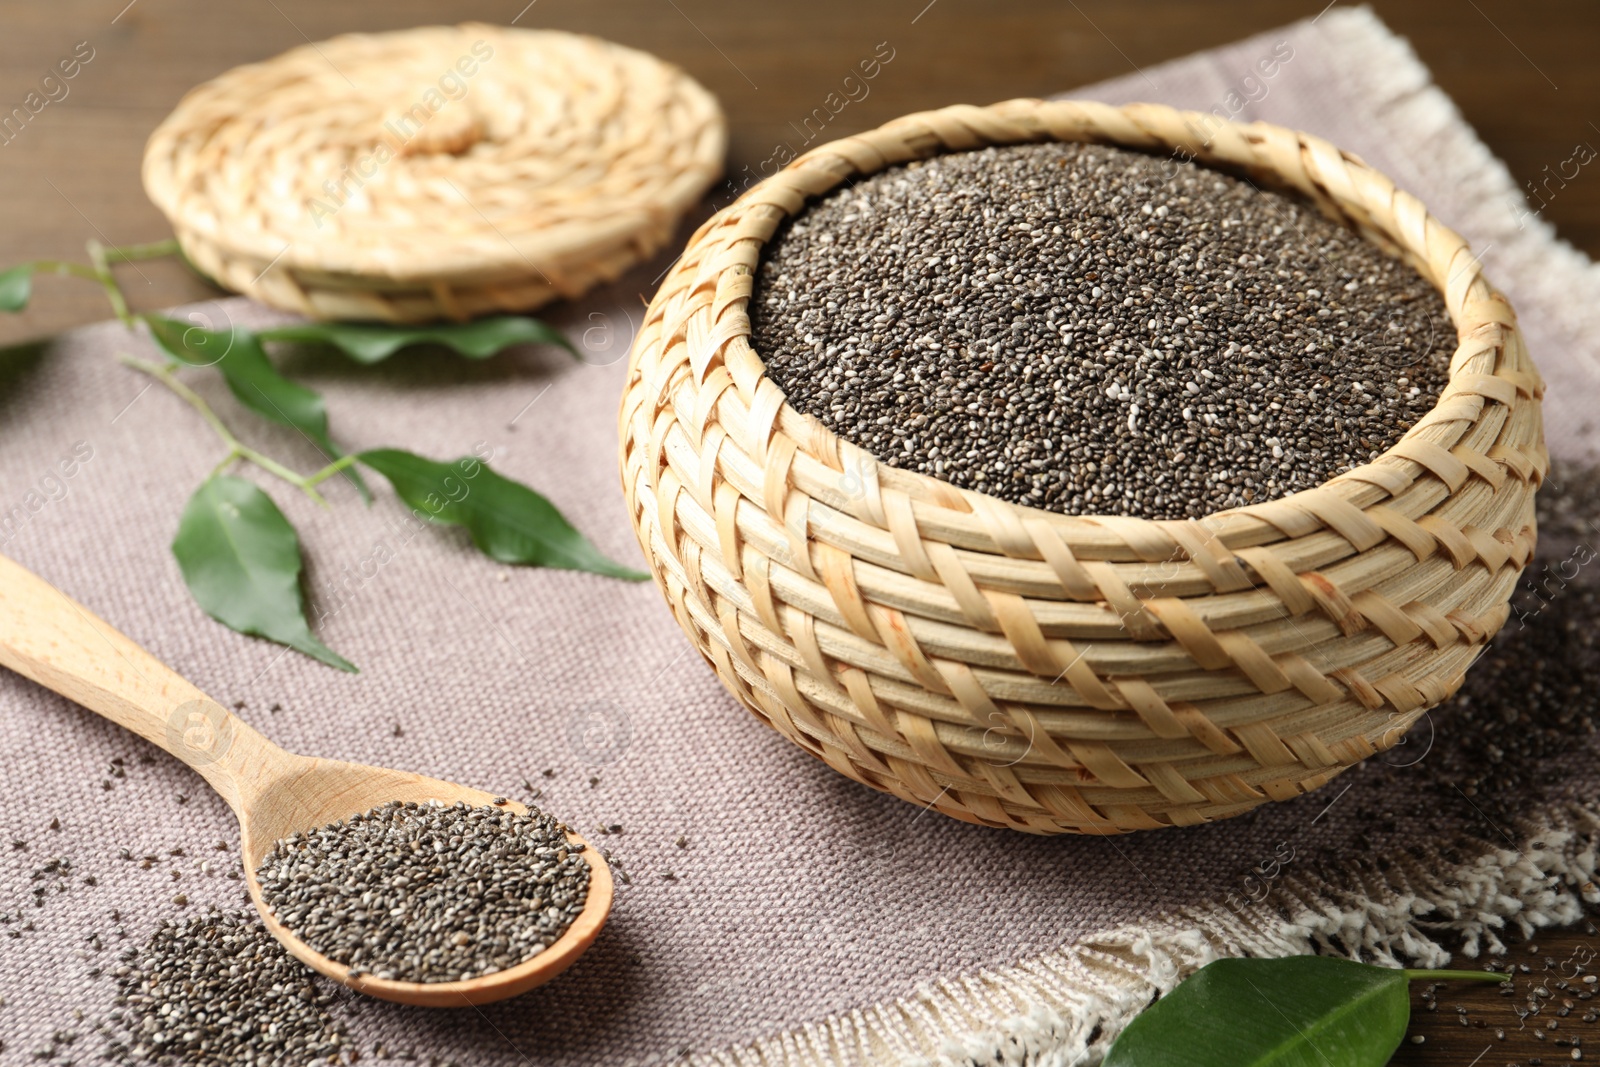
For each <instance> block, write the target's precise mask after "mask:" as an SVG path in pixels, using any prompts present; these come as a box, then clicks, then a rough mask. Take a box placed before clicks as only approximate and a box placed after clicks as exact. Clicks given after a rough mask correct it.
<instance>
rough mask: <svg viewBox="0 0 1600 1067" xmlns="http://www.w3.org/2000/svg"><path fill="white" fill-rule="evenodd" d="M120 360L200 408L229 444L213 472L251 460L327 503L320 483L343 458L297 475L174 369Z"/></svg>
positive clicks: (134, 359) (126, 357)
mask: <svg viewBox="0 0 1600 1067" xmlns="http://www.w3.org/2000/svg"><path fill="white" fill-rule="evenodd" d="M117 359H118V360H120V361H121V362H122V363H123V364H124V365H126V366H129V367H132V368H133V369H134V370H136V371H141V372H143V373H145V374H148V375H150V377H152V378H154V379H156V380H157V381H158V382H160V383H161V384H162V385H164V386H166V387H167V388H168V389H170V390H172V392H173V393H175V394H177V396H178V397H179V398H180V399H181V400H183V401H184V402H185V403H186V404H188V405H189V406H190V407H192V408H194V409H195V410H196V411H198V412H199V413H200V417H201V418H203V419H205V420H206V423H207V425H209V426H210V427H211V429H212V430H213V431H214V432H215V433H216V435H217V436H218V437H219V438H221V439H222V443H223V444H225V445H227V446H228V455H227V457H226V458H225V459H223V461H222V462H221V463H219V464H218V465H217V466H216V468H215V469H214V470H212V472H211V473H212V474H217V473H218V472H220V471H221V470H223V468H225V467H227V465H228V464H230V463H232V462H233V461H234V460H236V459H243V460H247V461H249V462H251V463H254V464H255V465H256V466H258V467H260V468H261V469H262V470H264V471H266V472H267V473H269V474H273V475H276V476H277V477H279V478H282V479H283V480H284V481H286V482H288V483H289V484H290V485H292V486H294V487H295V488H297V489H299V490H301V491H302V492H304V493H305V494H306V496H308V497H310V498H311V499H312V500H314V501H315V502H316V503H318V504H321V505H322V506H323V507H327V506H328V502H327V500H325V499H324V498H323V496H322V494H321V493H319V492H317V483H318V482H320V481H322V480H323V479H325V478H327V477H329V476H330V475H332V474H336V473H338V471H340V470H343V469H344V467H345V466H348V465H349V464H348V463H345V462H344V461H342V460H341V461H338V462H335V463H331V464H329V465H328V467H325V468H323V469H322V470H320V471H318V472H317V473H316V474H314V475H312V477H310V478H306V477H304V476H302V475H299V474H296V473H295V472H294V471H292V470H290V469H289V468H288V467H285V466H284V465H283V464H281V463H279V462H278V461H277V460H275V459H273V458H272V457H271V456H267V455H263V454H262V453H260V452H257V451H256V450H255V449H253V448H251V447H250V446H249V445H247V444H245V443H244V442H242V441H240V440H239V439H238V438H237V437H235V436H234V435H233V431H232V430H230V429H228V427H227V424H225V423H224V422H223V421H222V420H221V419H220V418H218V417H217V413H216V412H215V411H213V410H211V405H210V404H208V403H206V401H205V398H204V397H202V396H201V395H200V394H199V393H196V392H195V391H194V390H193V389H190V388H189V387H188V386H187V385H184V384H183V383H182V382H181V381H179V380H178V376H177V375H175V374H173V373H172V368H170V367H166V366H163V365H162V364H160V363H154V362H151V361H150V360H146V359H139V358H137V357H135V356H130V355H126V354H122V355H118V356H117ZM347 458H349V457H347Z"/></svg>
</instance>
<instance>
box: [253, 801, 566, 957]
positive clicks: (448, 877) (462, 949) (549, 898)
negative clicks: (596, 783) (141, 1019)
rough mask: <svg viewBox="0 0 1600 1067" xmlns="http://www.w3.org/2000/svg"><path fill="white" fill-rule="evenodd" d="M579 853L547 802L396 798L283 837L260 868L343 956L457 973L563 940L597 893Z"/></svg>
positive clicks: (271, 902) (281, 904) (283, 913)
mask: <svg viewBox="0 0 1600 1067" xmlns="http://www.w3.org/2000/svg"><path fill="white" fill-rule="evenodd" d="M580 851H581V846H575V845H573V844H571V843H570V842H569V841H568V840H567V838H566V834H565V828H564V827H562V826H561V824H559V823H558V822H556V821H555V820H554V819H552V818H551V817H550V816H548V815H545V814H543V813H542V812H537V811H535V812H530V813H529V814H527V815H518V814H516V813H515V812H512V811H507V810H505V809H503V808H495V807H489V806H485V807H472V806H470V805H467V804H453V805H450V806H445V805H443V804H440V803H438V802H429V803H424V804H417V803H414V802H407V803H401V802H399V801H393V802H391V803H388V804H385V805H382V806H381V807H377V808H374V809H373V810H371V811H369V812H366V813H365V814H362V815H354V816H351V817H350V818H349V819H346V820H343V821H341V822H336V823H333V824H331V825H328V826H323V827H320V828H318V829H316V830H312V831H310V832H309V833H296V834H294V835H292V836H290V837H287V838H284V839H283V840H281V841H279V842H278V843H277V844H276V845H274V846H273V849H272V851H271V852H270V853H268V855H267V857H266V859H264V860H263V861H262V863H261V866H260V868H259V869H258V870H257V871H256V874H257V877H259V878H260V880H261V895H262V899H263V900H264V901H265V902H266V904H267V905H268V907H270V908H271V909H272V912H273V915H274V916H275V917H276V918H277V920H278V921H279V922H281V923H282V924H283V925H284V926H286V927H288V928H289V929H290V930H292V931H293V932H294V933H295V934H296V935H297V936H298V937H300V938H301V939H302V940H303V941H305V943H306V944H308V945H310V946H311V947H312V948H314V949H316V950H317V951H318V952H320V953H322V954H323V955H324V956H327V957H328V958H329V959H331V960H333V961H334V962H336V963H340V964H343V965H345V966H347V967H349V968H351V969H352V971H355V972H358V973H370V974H373V975H376V976H377V977H379V978H384V979H391V980H396V981H402V982H451V981H458V980H464V979H468V978H476V977H479V976H482V975H487V974H493V973H495V972H497V971H503V970H506V969H507V968H510V967H514V966H516V965H517V964H519V963H522V962H523V961H525V960H528V959H531V958H533V957H534V956H536V955H538V954H539V953H540V952H543V951H544V950H545V949H546V948H548V947H550V945H552V944H554V943H555V941H556V940H557V939H558V938H559V937H560V936H561V935H562V933H564V932H565V931H566V929H567V927H568V926H570V925H572V922H573V920H574V919H576V918H577V917H578V914H579V913H580V912H582V911H583V906H584V903H585V901H586V900H587V899H588V894H589V865H588V864H587V863H586V862H585V861H584V858H583V856H582V855H581V854H580Z"/></svg>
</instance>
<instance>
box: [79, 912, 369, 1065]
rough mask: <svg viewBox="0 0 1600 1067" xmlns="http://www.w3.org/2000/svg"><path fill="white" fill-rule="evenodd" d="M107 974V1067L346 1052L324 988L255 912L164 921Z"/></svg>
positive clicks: (312, 1058)
mask: <svg viewBox="0 0 1600 1067" xmlns="http://www.w3.org/2000/svg"><path fill="white" fill-rule="evenodd" d="M130 951H131V950H130ZM113 973H114V974H115V976H116V980H117V987H118V992H119V995H118V997H117V999H116V1005H117V1009H116V1010H115V1011H113V1012H112V1013H111V1015H110V1018H109V1019H108V1020H107V1022H106V1024H105V1025H104V1031H105V1032H106V1034H107V1035H108V1037H109V1038H110V1044H109V1046H108V1047H107V1048H106V1051H105V1056H104V1058H105V1059H107V1060H110V1061H112V1062H115V1063H153V1064H163V1065H165V1064H187V1063H227V1064H239V1065H241V1067H256V1065H259V1067H280V1065H283V1064H290V1063H298V1064H312V1063H318V1062H328V1061H331V1060H334V1059H335V1058H336V1057H339V1055H340V1053H341V1051H342V1050H343V1049H344V1048H345V1047H346V1037H345V1032H344V1028H343V1027H342V1026H341V1025H340V1024H339V1023H338V1022H337V1021H335V1019H334V1018H333V1016H332V1015H331V1014H330V1013H329V1011H328V1008H329V1006H330V1005H332V1004H333V1003H334V1001H335V998H334V996H333V994H332V993H331V992H330V990H331V989H332V987H331V986H330V985H329V984H328V983H326V982H323V981H322V980H320V979H319V978H318V977H317V976H316V975H315V974H314V973H313V972H312V971H310V970H309V969H307V968H306V967H305V966H304V965H303V964H301V963H300V962H299V961H298V960H296V959H295V958H294V957H292V956H290V955H289V953H288V952H287V951H285V950H284V948H283V946H282V945H280V944H278V942H277V941H276V940H274V939H273V937H272V935H271V934H269V933H267V929H266V927H264V926H262V925H261V923H260V922H258V921H256V919H255V918H254V916H248V917H247V916H245V915H242V914H228V913H223V912H219V911H211V912H209V913H207V914H206V915H203V916H196V917H195V918H192V919H186V920H184V921H182V922H172V921H168V922H164V923H162V925H161V927H160V928H159V929H158V930H157V931H156V932H155V934H153V935H152V936H151V938H150V940H149V941H148V942H146V943H145V945H144V948H143V949H142V950H141V951H139V952H135V953H132V954H131V956H130V957H128V958H127V962H126V963H125V964H124V965H122V966H119V967H117V968H116V970H115V971H114V972H113Z"/></svg>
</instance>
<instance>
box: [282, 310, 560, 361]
mask: <svg viewBox="0 0 1600 1067" xmlns="http://www.w3.org/2000/svg"><path fill="white" fill-rule="evenodd" d="M258 336H259V337H260V338H261V339H262V340H263V341H308V342H313V343H320V344H329V345H333V346H334V347H335V348H337V349H339V350H340V351H341V352H343V353H344V354H345V355H347V356H349V357H350V358H351V359H353V360H355V361H356V362H357V363H377V362H379V361H381V360H385V359H388V358H389V357H390V356H392V355H394V354H395V353H396V352H398V351H400V350H401V349H402V348H409V347H411V346H412V345H423V344H435V345H443V346H444V347H446V348H449V349H451V350H453V351H454V352H456V353H457V354H458V355H462V356H466V357H467V358H468V359H487V358H488V357H489V356H492V355H494V354H495V353H496V352H499V351H502V350H503V349H506V348H509V347H511V346H512V345H517V344H529V343H531V344H547V345H560V346H561V347H562V348H565V349H566V350H567V351H568V352H570V353H572V355H573V356H574V357H577V355H578V350H577V349H575V348H573V347H572V342H571V341H568V340H567V337H566V335H565V334H563V333H562V332H561V331H560V330H557V329H556V328H555V327H553V326H550V325H547V324H546V323H543V322H540V321H539V320H538V319H530V318H524V317H523V316H520V315H497V316H494V317H492V318H487V319H478V320H476V321H475V322H463V323H458V324H454V325H443V326H383V325H378V324H372V323H349V322H307V323H298V324H296V325H294V326H277V327H274V328H273V329H270V330H262V331H261V333H260V334H259V335H258Z"/></svg>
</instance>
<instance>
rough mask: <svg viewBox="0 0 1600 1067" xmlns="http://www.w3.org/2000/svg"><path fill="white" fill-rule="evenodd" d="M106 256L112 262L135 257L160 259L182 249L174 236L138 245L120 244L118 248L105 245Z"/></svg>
mask: <svg viewBox="0 0 1600 1067" xmlns="http://www.w3.org/2000/svg"><path fill="white" fill-rule="evenodd" d="M104 251H105V254H106V258H107V259H108V260H110V261H111V262H112V263H132V262H133V261H134V260H136V259H162V258H164V257H166V256H175V255H177V254H178V253H179V252H180V251H182V249H181V248H180V247H179V246H178V242H177V240H176V239H175V238H171V237H169V238H167V239H166V240H165V241H148V242H146V243H145V244H139V245H122V246H121V247H119V248H111V247H106V248H105V249H104Z"/></svg>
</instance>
